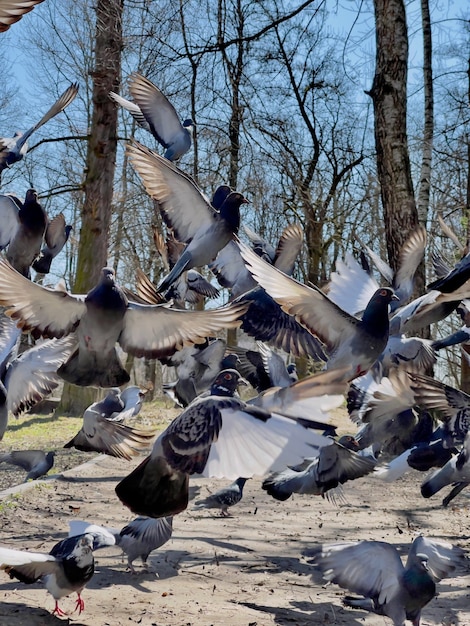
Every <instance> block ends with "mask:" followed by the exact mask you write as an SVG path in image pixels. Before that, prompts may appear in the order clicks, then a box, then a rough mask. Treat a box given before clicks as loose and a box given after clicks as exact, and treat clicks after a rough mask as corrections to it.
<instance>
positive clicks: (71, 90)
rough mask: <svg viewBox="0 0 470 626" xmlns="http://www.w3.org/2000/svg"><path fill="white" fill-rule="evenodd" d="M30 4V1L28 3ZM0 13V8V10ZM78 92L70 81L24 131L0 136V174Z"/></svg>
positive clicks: (76, 86)
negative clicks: (37, 131) (38, 117)
mask: <svg viewBox="0 0 470 626" xmlns="http://www.w3.org/2000/svg"><path fill="white" fill-rule="evenodd" d="M13 1H14V0H13ZM28 4H31V3H28ZM0 14H1V10H0ZM77 93H78V83H72V84H71V85H70V87H68V88H67V89H66V90H65V91H64V93H63V94H62V95H61V96H60V98H59V99H58V100H57V101H56V102H55V103H54V104H53V105H52V106H51V108H50V109H49V111H47V113H46V114H45V115H44V116H43V117H42V118H41V119H40V120H39V122H38V123H37V124H35V125H34V126H33V127H32V128H30V129H29V130H27V131H26V132H25V133H15V135H14V137H4V138H0V175H1V172H2V171H3V170H5V169H6V168H7V167H10V165H13V163H16V162H17V161H21V159H22V158H23V157H24V155H25V154H26V152H27V151H28V144H27V141H28V139H29V138H30V136H31V135H32V134H33V133H34V132H35V131H36V130H38V128H40V127H41V126H42V125H43V124H45V123H46V122H48V121H49V120H50V119H52V118H53V117H55V116H56V115H57V114H58V113H60V112H61V111H63V110H64V109H65V107H67V106H68V105H69V104H70V103H71V102H72V101H73V100H74V98H75V96H76V95H77Z"/></svg>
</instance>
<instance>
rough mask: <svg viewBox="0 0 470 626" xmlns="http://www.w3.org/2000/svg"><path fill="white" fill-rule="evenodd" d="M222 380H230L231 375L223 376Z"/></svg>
mask: <svg viewBox="0 0 470 626" xmlns="http://www.w3.org/2000/svg"><path fill="white" fill-rule="evenodd" d="M224 378H225V380H230V379H231V378H232V374H225V375H224Z"/></svg>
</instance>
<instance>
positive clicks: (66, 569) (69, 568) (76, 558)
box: [0, 534, 94, 616]
mask: <svg viewBox="0 0 470 626" xmlns="http://www.w3.org/2000/svg"><path fill="white" fill-rule="evenodd" d="M92 548H93V537H92V535H86V534H85V535H79V536H77V537H70V538H68V539H64V540H63V541H59V543H57V544H56V545H55V546H54V547H53V548H52V550H51V551H50V552H49V554H43V553H39V552H23V551H22V550H10V549H9V548H4V547H0V569H3V570H5V571H6V572H7V574H9V576H10V578H17V579H18V580H20V581H21V582H23V583H26V584H32V583H35V582H36V581H37V580H39V579H40V578H44V581H45V586H46V589H47V590H48V592H49V593H50V594H51V596H52V597H53V598H54V600H55V608H54V611H53V615H59V616H65V615H67V614H66V613H64V611H63V610H62V609H61V608H60V607H59V600H60V599H61V598H63V597H65V596H68V595H70V594H71V593H73V592H74V591H75V592H76V593H77V596H78V598H77V602H76V607H75V610H76V611H77V610H78V612H79V614H80V613H81V612H82V611H83V609H84V608H85V603H84V601H83V598H82V596H81V592H82V590H83V589H84V587H85V585H86V584H87V582H88V581H89V580H90V579H91V577H92V576H93V573H94V560H93V549H92Z"/></svg>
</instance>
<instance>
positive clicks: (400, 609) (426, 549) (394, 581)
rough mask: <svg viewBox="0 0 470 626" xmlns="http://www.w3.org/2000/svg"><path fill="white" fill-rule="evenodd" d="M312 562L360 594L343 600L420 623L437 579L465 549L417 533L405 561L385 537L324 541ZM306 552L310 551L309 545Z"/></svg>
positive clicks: (400, 621) (397, 623) (397, 624)
mask: <svg viewBox="0 0 470 626" xmlns="http://www.w3.org/2000/svg"><path fill="white" fill-rule="evenodd" d="M314 552H316V553H314V555H313V556H314V562H315V563H316V564H317V565H318V567H319V568H320V570H321V571H322V573H323V577H324V578H325V579H326V580H328V581H331V582H334V583H336V584H338V585H340V587H343V588H344V589H348V590H350V591H352V592H354V593H359V594H361V595H362V596H364V598H352V597H349V596H346V598H345V599H344V604H345V605H346V606H350V607H354V608H358V609H364V610H366V611H372V612H373V613H377V614H378V615H386V616H388V617H390V619H392V621H393V624H394V626H405V620H407V619H408V620H410V621H412V622H413V624H415V626H419V623H420V616H421V610H422V609H423V607H425V606H426V605H427V604H428V603H429V602H430V601H431V600H432V599H433V598H434V596H435V595H436V582H439V581H440V580H442V579H443V578H446V577H448V576H450V575H452V574H453V573H454V572H455V571H456V569H457V568H458V567H459V566H461V565H463V563H464V551H463V550H462V549H461V548H459V547H457V546H453V545H452V544H450V543H447V542H444V541H437V540H434V539H427V538H426V537H417V538H416V539H415V540H414V541H413V543H412V544H411V548H410V550H409V553H408V559H407V562H406V565H405V567H404V566H403V564H402V562H401V559H400V556H399V553H398V552H397V550H396V548H395V547H394V546H392V545H391V544H389V543H385V542H383V541H360V542H357V543H354V542H351V543H335V544H330V545H322V546H321V548H320V550H315V551H314ZM307 555H312V552H311V551H309V552H308V553H307Z"/></svg>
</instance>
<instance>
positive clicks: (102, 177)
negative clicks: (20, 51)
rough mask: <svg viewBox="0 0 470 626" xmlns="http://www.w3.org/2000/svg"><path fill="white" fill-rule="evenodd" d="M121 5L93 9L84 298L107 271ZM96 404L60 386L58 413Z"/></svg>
mask: <svg viewBox="0 0 470 626" xmlns="http://www.w3.org/2000/svg"><path fill="white" fill-rule="evenodd" d="M123 3H124V0H98V1H97V4H96V33H95V69H94V70H93V73H92V77H93V113H92V118H91V127H90V137H89V139H88V147H87V160H86V169H85V182H84V185H83V187H84V192H85V198H84V204H83V209H82V214H81V218H82V225H81V230H80V241H79V246H78V259H77V274H76V277H75V283H74V291H75V293H87V292H88V291H89V290H90V289H91V288H93V287H94V286H95V285H96V283H97V282H98V279H99V275H100V270H101V268H102V267H104V266H106V265H107V259H108V246H109V226H110V222H111V213H112V202H113V182H114V170H115V165H116V149H117V107H116V106H115V104H114V103H113V102H112V101H111V100H110V98H109V95H108V94H109V92H110V91H119V84H120V80H121V52H122V44H123V42H122V11H123ZM96 398H97V391H96V389H91V388H86V389H83V388H81V387H75V386H74V385H70V384H66V385H64V391H63V393H62V399H61V403H60V406H59V408H58V411H60V412H63V413H67V414H80V413H81V412H83V410H84V409H85V408H86V407H87V406H88V405H89V404H90V403H91V402H94V401H95V400H96Z"/></svg>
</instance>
